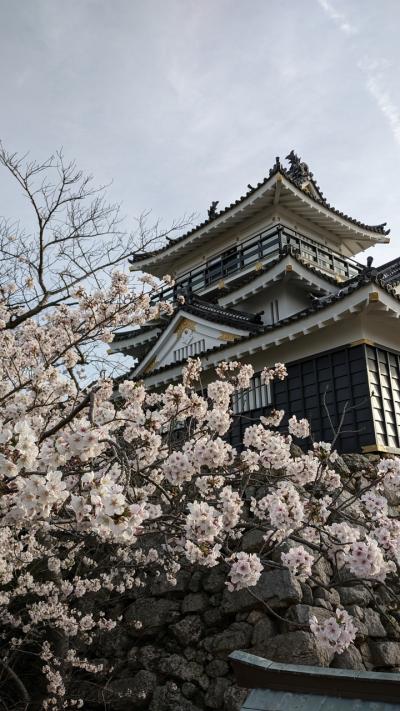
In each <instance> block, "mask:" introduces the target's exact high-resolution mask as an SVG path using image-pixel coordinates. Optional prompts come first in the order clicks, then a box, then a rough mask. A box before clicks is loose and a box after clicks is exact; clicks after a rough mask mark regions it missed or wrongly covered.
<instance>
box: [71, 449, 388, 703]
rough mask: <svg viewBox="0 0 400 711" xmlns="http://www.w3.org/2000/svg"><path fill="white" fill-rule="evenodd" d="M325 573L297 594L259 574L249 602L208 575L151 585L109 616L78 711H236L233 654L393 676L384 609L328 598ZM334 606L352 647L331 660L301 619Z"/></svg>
mask: <svg viewBox="0 0 400 711" xmlns="http://www.w3.org/2000/svg"><path fill="white" fill-rule="evenodd" d="M344 459H345V460H346V463H344V462H343V460H342V466H348V465H350V467H351V468H352V470H353V473H354V475H356V472H357V469H359V467H360V465H362V464H364V465H365V462H363V460H364V459H365V458H360V457H359V456H355V457H350V456H348V457H344ZM259 535H260V534H259V533H258V532H257V531H251V532H249V533H247V534H246V535H245V536H244V539H243V548H244V550H247V551H248V552H252V551H253V550H255V549H256V546H257V543H258V541H259ZM326 568H327V566H326V565H325V568H324V567H323V566H321V569H320V570H319V571H318V573H319V578H320V582H321V583H322V584H323V587H322V586H317V585H312V584H311V585H309V584H304V583H301V584H300V583H299V582H298V581H297V580H296V579H295V578H293V577H292V575H291V574H290V573H289V572H288V571H287V570H285V569H278V568H275V569H271V570H266V571H265V572H264V573H263V574H262V577H261V579H260V581H259V583H258V585H257V586H256V587H255V588H252V591H251V592H249V591H246V590H244V591H239V592H233V593H231V592H229V591H228V590H227V588H226V585H225V575H224V573H223V571H222V570H221V569H219V568H218V567H216V568H212V569H210V570H196V571H192V572H190V571H185V570H182V571H181V573H180V574H179V576H178V583H177V585H176V586H175V587H171V586H170V585H168V584H167V583H165V582H163V581H162V580H160V579H156V580H154V581H153V582H152V583H150V584H149V586H148V589H147V590H146V591H143V590H141V591H140V592H136V594H135V595H132V597H131V598H130V599H128V600H124V601H122V602H121V601H119V602H118V604H117V608H116V610H115V614H116V615H122V616H123V623H122V624H121V626H120V627H119V628H118V630H117V631H116V632H115V633H111V634H107V635H104V637H102V638H101V639H100V640H99V641H98V642H96V644H95V646H94V650H93V651H94V654H95V657H96V659H97V661H99V662H102V663H103V664H104V669H103V672H102V674H101V677H102V681H103V683H104V684H105V688H100V686H99V685H98V684H99V679H97V680H96V685H95V684H94V683H92V682H90V681H88V680H84V679H82V681H81V683H80V685H79V689H80V693H81V695H84V696H85V699H86V700H85V708H88V709H91V708H92V709H97V708H99V709H100V708H102V709H104V708H105V707H106V708H107V709H109V711H134V710H136V709H149V710H150V711H203V710H206V709H218V710H220V711H237V710H238V709H239V708H240V706H241V703H242V702H243V700H244V698H245V697H246V691H244V690H243V689H238V688H237V687H236V686H235V684H234V677H233V673H232V670H231V669H230V666H229V663H228V661H227V657H228V655H229V654H230V652H232V651H234V650H237V649H241V650H247V651H250V652H252V653H254V654H258V655H260V656H264V657H267V658H269V659H272V660H274V661H280V662H291V663H299V664H311V665H318V666H332V667H338V668H348V669H358V670H365V669H367V670H379V671H381V670H383V671H394V670H396V671H398V667H400V626H398V624H397V622H396V620H395V619H394V617H393V616H392V615H391V614H389V613H388V612H387V607H386V606H385V600H384V599H383V598H382V599H380V601H379V604H377V603H376V602H375V603H372V601H371V598H370V594H369V592H368V590H367V589H366V588H364V587H363V586H362V585H354V584H350V585H348V584H346V580H345V578H344V579H343V581H341V585H340V586H339V587H338V588H337V589H333V588H331V587H330V585H329V582H330V578H329V570H327V569H326ZM338 604H341V605H342V606H343V607H344V608H345V609H346V610H348V612H349V613H350V614H351V615H352V616H354V618H355V620H356V624H357V628H358V634H357V638H356V640H355V644H354V645H351V646H350V647H349V649H348V650H346V651H345V652H344V653H343V654H341V655H335V656H334V655H332V654H330V653H328V652H327V651H325V650H322V649H321V648H318V647H317V645H316V643H315V640H314V637H313V635H312V634H311V633H310V631H309V619H310V616H311V615H315V616H316V617H317V618H318V619H323V618H326V617H330V616H331V614H332V610H333V609H334V608H335V606H336V605H338ZM377 608H378V609H377ZM137 621H139V622H140V623H141V627H140V628H138V626H137V624H136V623H137ZM111 667H112V670H111ZM104 704H106V706H105V705H104Z"/></svg>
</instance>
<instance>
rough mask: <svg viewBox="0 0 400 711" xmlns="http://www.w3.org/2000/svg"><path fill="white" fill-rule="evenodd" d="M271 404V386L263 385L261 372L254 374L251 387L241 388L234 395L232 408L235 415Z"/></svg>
mask: <svg viewBox="0 0 400 711" xmlns="http://www.w3.org/2000/svg"><path fill="white" fill-rule="evenodd" d="M270 404H271V386H270V385H262V383H261V377H260V374H259V373H257V374H256V375H254V377H253V379H252V382H251V385H250V387H249V388H246V389H244V390H239V391H238V392H236V393H234V395H233V397H232V409H233V412H234V414H235V415H238V414H240V413H242V412H250V411H251V410H257V409H259V408H261V407H268V405H270Z"/></svg>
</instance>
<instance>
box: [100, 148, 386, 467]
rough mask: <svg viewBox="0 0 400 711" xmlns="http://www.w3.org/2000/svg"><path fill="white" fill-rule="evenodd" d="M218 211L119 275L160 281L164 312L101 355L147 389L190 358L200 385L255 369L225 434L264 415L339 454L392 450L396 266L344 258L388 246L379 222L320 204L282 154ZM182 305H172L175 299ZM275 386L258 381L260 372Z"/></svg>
mask: <svg viewBox="0 0 400 711" xmlns="http://www.w3.org/2000/svg"><path fill="white" fill-rule="evenodd" d="M287 161H288V167H284V166H283V165H282V163H281V161H280V160H279V158H277V159H276V162H275V165H274V166H273V168H272V169H271V170H270V171H269V175H268V176H267V177H266V178H265V179H264V180H263V181H262V182H261V183H258V185H256V186H255V187H253V186H251V185H249V186H248V191H247V192H246V194H245V195H243V196H242V197H240V198H239V199H238V200H236V202H234V203H232V204H231V205H229V206H228V207H226V208H224V209H222V210H218V203H217V202H213V203H212V205H211V207H210V209H209V211H208V219H207V220H205V221H204V222H203V223H201V224H199V225H198V226H197V227H195V228H193V229H191V230H190V231H189V232H187V233H186V234H183V235H182V236H180V237H178V238H177V239H175V240H171V241H169V242H168V243H167V244H166V245H165V246H164V247H162V248H160V249H157V250H156V251H153V252H148V253H146V254H140V255H136V257H135V260H134V262H133V265H132V269H134V270H140V271H144V272H148V273H150V274H153V275H155V276H157V277H162V276H163V275H164V274H167V273H168V274H172V275H173V276H174V278H175V285H174V287H173V288H170V289H166V290H164V291H163V293H162V294H161V296H160V298H163V299H167V300H173V301H174V302H175V304H176V308H175V310H174V314H173V316H170V317H165V318H163V319H160V320H158V321H154V322H152V323H150V324H147V325H146V326H144V327H143V328H140V329H136V330H130V331H125V332H120V333H117V334H116V336H115V339H114V341H113V343H112V344H111V350H112V351H114V352H115V351H117V352H120V353H123V354H125V355H128V356H132V357H134V358H135V359H137V362H136V365H134V367H133V368H132V370H131V371H130V377H132V378H134V379H140V380H144V381H145V383H146V384H147V385H148V386H149V387H151V388H155V389H157V388H159V387H161V386H165V385H167V384H168V383H172V382H176V381H177V380H179V377H180V373H181V368H182V365H183V364H184V363H185V361H186V359H187V358H188V357H190V356H200V357H201V360H202V363H203V368H204V371H205V372H204V380H205V382H207V378H208V379H211V378H212V373H213V368H215V366H216V365H217V364H218V362H220V361H221V360H241V361H242V362H247V363H251V364H252V365H253V367H254V370H255V373H256V375H255V377H254V381H253V385H252V387H251V388H250V389H249V390H246V391H244V392H242V393H241V394H240V396H238V397H237V398H236V400H235V402H234V404H233V408H234V411H235V413H236V414H237V415H238V417H237V418H235V424H234V426H233V428H232V431H231V434H230V437H231V441H232V444H234V445H240V442H241V440H242V435H243V429H244V428H245V427H246V425H247V424H248V423H249V422H250V421H254V420H257V418H258V417H260V415H262V414H265V413H266V412H268V411H269V410H270V409H271V408H274V409H284V410H285V411H286V412H287V413H290V414H296V415H297V416H298V417H307V418H308V419H309V421H310V423H311V429H312V433H313V437H314V438H315V439H316V440H325V441H332V439H333V438H334V436H335V434H334V433H335V432H337V429H338V428H340V434H339V436H338V438H337V441H336V446H337V447H338V449H339V450H340V451H342V452H355V451H361V452H380V451H382V452H393V453H400V329H399V317H400V302H399V293H400V288H399V285H400V257H399V258H398V259H395V260H392V261H391V262H388V263H386V264H383V265H382V266H379V267H377V268H373V267H372V260H371V258H368V260H367V264H366V265H365V264H364V265H363V264H361V263H360V262H358V261H356V260H355V259H354V257H355V256H356V255H359V254H360V253H361V252H363V251H364V250H366V249H368V248H369V247H371V246H373V245H376V244H385V243H388V242H389V238H388V233H389V230H386V229H385V223H384V224H380V225H373V226H371V225H366V224H364V223H362V222H360V221H359V220H357V219H354V218H352V217H349V216H348V215H345V214H343V213H342V212H340V211H339V210H337V209H336V208H334V207H333V206H332V205H330V204H329V203H328V202H327V200H326V198H325V197H324V195H323V193H322V192H321V190H320V188H319V186H318V184H317V183H316V181H315V179H314V177H313V174H312V173H311V172H310V170H309V168H308V166H307V165H306V164H305V163H304V162H302V161H301V160H300V159H299V158H298V156H297V155H296V154H295V153H294V152H293V151H292V152H291V153H290V154H289V155H288V156H287ZM182 295H183V296H184V297H185V298H184V303H181V301H183V299H178V297H179V296H182ZM276 362H282V363H285V364H286V366H287V369H288V377H287V379H286V380H285V381H282V382H280V381H278V382H274V383H273V384H272V385H271V386H266V385H263V384H262V383H261V381H260V376H259V373H260V371H261V370H262V369H263V368H264V367H265V366H271V365H274V363H276Z"/></svg>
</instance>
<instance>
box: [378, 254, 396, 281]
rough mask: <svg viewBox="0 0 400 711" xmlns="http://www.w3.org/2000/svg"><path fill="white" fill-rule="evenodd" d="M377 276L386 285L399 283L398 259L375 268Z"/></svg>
mask: <svg viewBox="0 0 400 711" xmlns="http://www.w3.org/2000/svg"><path fill="white" fill-rule="evenodd" d="M376 271H377V274H378V275H379V277H380V278H381V279H382V281H384V282H385V283H386V284H394V283H398V282H399V281H400V257H396V259H392V260H391V261H390V262H386V264H381V266H380V267H377V268H376Z"/></svg>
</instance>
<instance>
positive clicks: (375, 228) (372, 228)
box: [131, 157, 390, 263]
mask: <svg viewBox="0 0 400 711" xmlns="http://www.w3.org/2000/svg"><path fill="white" fill-rule="evenodd" d="M278 173H280V174H281V175H283V176H284V177H285V178H286V180H287V181H288V182H289V183H290V184H291V185H293V186H294V187H295V188H298V189H301V187H300V185H299V182H298V181H296V180H295V179H294V177H293V173H292V171H291V169H289V170H288V169H286V168H284V167H283V166H282V164H281V162H280V159H279V157H277V158H276V160H275V164H274V166H273V167H272V168H271V169H270V171H269V173H268V175H267V176H266V177H265V178H264V179H263V180H261V181H260V182H259V183H257V185H256V186H255V187H253V186H248V187H249V190H248V191H247V193H245V194H244V195H241V196H240V198H238V199H237V200H235V202H231V203H230V205H227V206H226V207H224V208H223V209H222V210H219V211H218V212H215V213H214V214H213V216H212V217H209V218H208V219H206V220H204V221H203V222H200V223H199V224H198V225H196V227H193V228H192V229H191V230H189V231H188V232H185V233H184V234H183V235H180V236H179V237H177V238H176V239H174V240H171V241H170V242H169V243H168V244H166V245H164V246H163V247H160V248H159V249H156V250H154V251H152V252H147V253H144V254H138V255H137V259H135V258H133V259H132V260H131V261H132V263H133V262H134V261H138V262H140V261H141V260H142V259H147V258H148V257H152V256H156V255H158V254H161V253H162V252H165V251H167V250H168V249H169V248H170V247H171V246H173V245H174V244H177V243H178V242H182V241H183V240H185V239H186V238H187V237H189V236H190V235H192V234H194V233H195V232H197V230H200V229H202V228H203V227H206V226H207V225H209V224H210V223H211V222H214V220H215V219H217V218H218V217H220V216H221V215H225V214H226V213H227V212H229V210H232V209H233V208H234V207H237V205H240V204H241V203H242V202H243V201H244V200H246V199H247V198H248V197H249V196H250V195H253V194H254V193H256V192H257V190H259V189H260V188H262V187H263V186H264V185H266V183H267V182H268V181H269V180H270V178H272V177H273V176H274V175H277V174H278ZM308 181H309V182H311V183H312V185H313V187H314V189H315V191H316V192H317V195H318V198H316V197H315V196H313V195H311V194H310V193H309V192H308V191H304V192H306V194H307V196H308V197H309V198H310V199H311V200H314V202H316V203H319V204H322V205H323V206H324V207H326V208H327V209H328V210H330V211H331V212H332V213H333V214H335V215H337V216H338V217H341V218H342V219H343V220H346V221H347V222H350V223H351V224H353V225H356V226H357V227H360V228H361V229H362V230H366V231H368V232H374V233H376V234H380V235H387V234H389V232H390V230H386V229H385V227H386V222H383V223H381V224H379V225H367V224H365V223H364V222H361V221H360V220H357V219H355V218H354V217H350V216H349V215H346V214H345V213H344V212H341V211H340V210H337V209H336V208H335V207H333V206H332V205H331V204H330V203H329V202H327V200H326V198H325V197H324V195H323V193H322V191H321V189H320V188H319V186H318V184H317V183H316V181H315V180H314V177H313V174H312V173H309V174H308Z"/></svg>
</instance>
